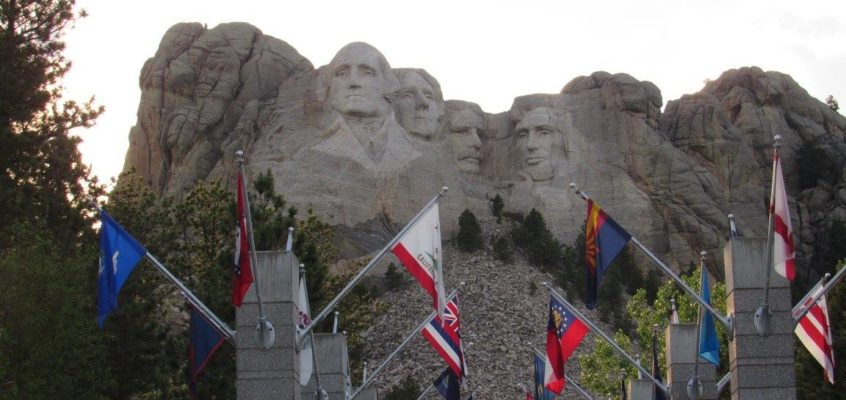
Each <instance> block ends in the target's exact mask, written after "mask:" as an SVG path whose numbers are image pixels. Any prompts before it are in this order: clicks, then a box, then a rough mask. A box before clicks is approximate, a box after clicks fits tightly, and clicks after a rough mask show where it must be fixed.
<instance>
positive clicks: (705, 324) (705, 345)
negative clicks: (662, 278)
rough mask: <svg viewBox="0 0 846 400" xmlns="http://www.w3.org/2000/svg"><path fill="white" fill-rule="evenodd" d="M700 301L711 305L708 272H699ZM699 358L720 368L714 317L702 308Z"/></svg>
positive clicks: (703, 270)
mask: <svg viewBox="0 0 846 400" xmlns="http://www.w3.org/2000/svg"><path fill="white" fill-rule="evenodd" d="M701 274H702V279H701V281H700V283H701V284H702V288H701V291H700V295H701V296H702V300H703V301H705V303H707V304H708V305H711V288H710V287H709V285H708V272H706V271H705V269H704V268H702V270H701ZM699 338H700V339H699V356H700V357H702V358H704V359H705V360H707V361H708V362H709V363H711V364H714V365H715V366H717V367H719V366H720V341H719V340H718V339H717V329H716V327H715V326H714V315H713V314H711V312H710V311H708V309H706V308H704V307H702V320H701V321H700V323H699Z"/></svg>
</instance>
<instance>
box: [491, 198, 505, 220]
mask: <svg viewBox="0 0 846 400" xmlns="http://www.w3.org/2000/svg"><path fill="white" fill-rule="evenodd" d="M503 208H505V203H504V202H503V201H502V196H500V195H499V193H497V194H496V196H494V198H493V199H491V214H492V215H493V216H494V217H496V223H498V224H499V223H501V222H502V209H503Z"/></svg>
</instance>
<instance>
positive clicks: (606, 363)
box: [578, 331, 643, 399]
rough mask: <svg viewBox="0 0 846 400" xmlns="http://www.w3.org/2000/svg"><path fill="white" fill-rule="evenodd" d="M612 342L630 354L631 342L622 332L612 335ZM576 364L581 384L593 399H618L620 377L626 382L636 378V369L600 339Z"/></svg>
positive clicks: (595, 340) (597, 339)
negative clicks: (579, 371) (623, 376)
mask: <svg viewBox="0 0 846 400" xmlns="http://www.w3.org/2000/svg"><path fill="white" fill-rule="evenodd" d="M586 340H587V339H586ZM614 341H615V342H617V344H618V345H620V347H621V348H622V349H623V350H624V351H625V352H626V353H628V354H632V351H631V350H632V343H631V340H630V339H629V337H628V336H626V335H625V334H624V333H623V332H621V331H617V332H616V333H615V334H614ZM578 362H579V369H580V370H581V383H582V385H583V386H585V387H586V388H587V389H588V390H589V391H590V392H591V393H592V394H593V395H594V397H602V398H614V399H619V398H620V397H619V396H620V375H621V374H625V375H626V377H627V380H628V379H633V378H636V377H637V369H636V368H635V367H634V366H633V365H631V364H630V363H629V362H628V361H626V360H625V359H623V358H622V357H620V356H619V355H618V354H617V352H616V351H614V349H613V348H612V347H611V345H609V344H608V343H607V342H606V341H605V340H603V339H602V338H600V337H596V338H595V339H594V349H593V351H592V352H590V353H583V354H581V355H580V356H579V357H578ZM641 364H643V362H641Z"/></svg>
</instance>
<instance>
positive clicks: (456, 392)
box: [432, 367, 461, 400]
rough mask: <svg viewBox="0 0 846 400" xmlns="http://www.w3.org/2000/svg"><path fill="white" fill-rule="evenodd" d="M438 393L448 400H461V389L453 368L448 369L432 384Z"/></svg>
mask: <svg viewBox="0 0 846 400" xmlns="http://www.w3.org/2000/svg"><path fill="white" fill-rule="evenodd" d="M432 385H433V386H435V389H437V390H438V393H440V394H441V396H442V397H443V398H444V399H446V400H461V387H460V386H459V384H458V378H457V377H456V376H455V372H454V371H453V370H452V368H449V367H447V369H445V370H444V372H442V373H441V375H440V376H438V378H437V379H435V381H434V382H432Z"/></svg>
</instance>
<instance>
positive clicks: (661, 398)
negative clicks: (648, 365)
mask: <svg viewBox="0 0 846 400" xmlns="http://www.w3.org/2000/svg"><path fill="white" fill-rule="evenodd" d="M655 339H656V335H655V334H654V333H653V334H652V376H653V377H655V379H656V380H658V382H661V383H662V384H663V383H664V378H662V377H661V367H660V366H659V365H658V344H657V341H656V340H655ZM652 398H653V400H667V397H666V395H665V394H664V391H663V390H661V388H660V387H658V385H655V390H654V395H653V397H652Z"/></svg>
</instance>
